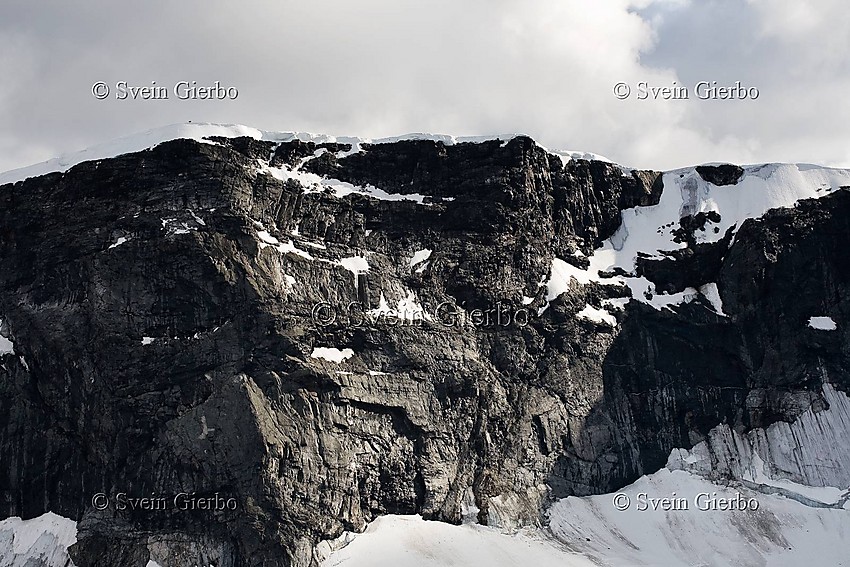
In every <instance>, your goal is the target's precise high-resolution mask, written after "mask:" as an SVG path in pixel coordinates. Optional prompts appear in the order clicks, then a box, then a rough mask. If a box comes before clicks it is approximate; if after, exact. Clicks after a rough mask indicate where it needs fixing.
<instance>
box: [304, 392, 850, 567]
mask: <svg viewBox="0 0 850 567" xmlns="http://www.w3.org/2000/svg"><path fill="white" fill-rule="evenodd" d="M823 395H824V398H825V400H826V402H827V403H828V404H829V409H826V410H822V411H814V410H812V409H809V410H808V411H806V412H804V413H803V414H802V415H801V416H800V417H799V418H798V419H797V421H795V422H794V423H790V424H789V423H784V422H778V423H775V424H773V425H771V426H770V427H768V428H767V430H762V429H756V430H753V431H751V432H750V433H749V434H747V436H741V435H738V434H736V433H735V432H733V431H731V430H730V429H729V427H728V426H726V425H720V426H718V427H717V428H715V429H714V430H713V431H712V433H711V434H710V440H709V441H708V442H703V443H700V444H698V445H697V446H695V447H694V449H693V450H691V451H687V450H684V449H675V450H673V451H672V452H671V455H670V458H669V460H668V466H667V468H663V469H661V470H660V471H658V472H656V473H654V474H650V475H648V476H643V477H641V478H640V479H638V480H637V481H636V482H634V483H633V484H631V485H629V486H626V487H625V488H623V489H622V490H621V491H619V492H618V493H616V494H617V495H619V494H624V495H625V496H626V497H628V500H629V506H628V508H627V509H626V510H624V511H621V510H619V509H618V508H617V507H615V505H614V502H615V501H614V497H615V494H602V495H598V496H589V497H568V498H564V499H561V500H559V501H557V502H555V503H554V504H553V505H552V506H551V507H550V508H549V510H548V512H547V516H548V519H549V527H548V529H544V528H541V529H537V530H532V529H528V530H522V531H520V532H518V533H515V534H506V533H501V532H499V531H497V530H494V529H492V528H486V527H482V526H477V525H462V526H451V525H447V524H437V523H435V522H426V521H423V520H422V519H420V518H419V517H411V516H386V517H383V518H379V519H378V520H376V521H374V522H373V523H372V524H370V525H369V527H368V529H367V530H366V532H364V533H363V534H360V535H357V534H346V535H345V537H344V538H342V540H343V541H341V542H327V543H324V544H321V545H320V546H319V547H318V548H317V551H319V552H320V554H319V558H320V559H323V561H322V563H321V565H322V567H335V566H338V565H345V566H347V567H360V566H364V567H365V566H367V565H375V566H384V565H386V566H393V567H417V566H419V565H423V566H425V567H455V566H473V567H477V566H481V567H508V566H514V565H517V566H518V565H522V566H525V565H532V566H535V567H538V566H539V567H544V566H549V565H559V566H566V567H569V566H573V565H582V566H584V565H596V566H601V567H637V566H646V567H690V566H694V565H698V566H700V567H726V566H729V565H735V566H736V567H797V566H799V565H808V564H814V565H825V566H826V565H829V566H841V565H845V566H850V554H848V552H847V547H846V543H845V542H846V541H848V539H850V447H848V446H847V439H848V438H850V398H848V397H847V396H846V395H845V394H844V393H843V392H840V391H838V390H836V389H835V388H834V387H832V386H831V385H830V384H825V385H824V387H823ZM708 444H710V445H711V447H708ZM715 476H717V477H718V478H719V479H720V480H717V481H713V480H711V478H714V477H715ZM739 494H740V497H739V496H738V495H739ZM618 498H619V500H618V502H621V503H622V502H623V501H624V499H623V497H621V496H618ZM651 498H654V499H662V498H667V499H669V504H668V507H672V508H673V509H668V510H664V509H663V508H661V507H660V506H661V503H660V501H659V502H658V507H656V508H653V505H652V501H651V500H650V499H651ZM673 499H676V500H673ZM721 499H725V501H726V502H742V501H746V502H747V507H746V508H745V509H737V510H721V509H719V507H718V506H719V505H718V503H719V502H720V501H721ZM752 502H755V503H757V507H755V506H753V505H751V504H750V503H752ZM712 508H713V509H712ZM340 546H342V547H340ZM331 549H336V550H335V551H331ZM813 560H815V563H812V561H813Z"/></svg>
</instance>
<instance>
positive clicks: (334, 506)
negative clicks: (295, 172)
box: [0, 137, 850, 567]
mask: <svg viewBox="0 0 850 567" xmlns="http://www.w3.org/2000/svg"><path fill="white" fill-rule="evenodd" d="M363 149H364V150H365V151H363V152H361V153H350V152H351V148H350V147H345V146H341V145H327V144H326V145H315V144H313V143H311V142H290V143H284V144H273V143H269V142H260V141H256V140H251V139H248V138H241V139H234V140H228V139H218V140H217V144H199V143H197V142H193V141H187V140H182V141H174V142H168V143H165V144H161V145H160V146H158V147H156V148H154V149H152V150H150V151H146V152H141V153H137V154H131V155H126V156H121V157H118V158H115V159H112V160H107V161H102V162H88V163H84V164H81V165H79V166H77V167H74V168H73V169H72V170H71V171H69V172H68V173H66V174H51V175H46V176H44V177H40V178H35V179H30V180H28V181H26V182H22V183H18V184H15V185H8V186H4V187H2V188H0V261H2V266H3V270H2V271H0V286H2V293H0V319H2V321H3V325H4V332H5V333H6V334H8V335H9V338H10V339H11V340H12V341H13V343H14V347H15V352H14V354H6V355H3V358H2V366H0V454H2V455H3V460H2V463H0V517H6V516H13V515H20V516H23V517H25V518H28V517H34V516H37V515H39V514H41V513H43V512H44V511H46V510H51V511H53V512H56V513H59V514H61V515H63V516H66V517H70V518H74V519H77V520H79V530H80V533H79V535H78V543H77V545H76V546H75V547H74V548H72V550H71V552H72V556H73V557H74V561H75V562H76V564H77V565H78V566H79V567H88V566H94V565H104V566H113V565H119V564H120V565H140V566H141V565H145V563H146V561H148V560H149V559H153V560H156V561H157V562H159V563H160V564H163V565H166V564H169V561H181V560H191V561H193V562H197V563H199V564H204V563H210V562H214V563H215V564H216V565H224V566H228V565H251V566H253V565H266V566H268V565H309V564H310V563H311V561H312V558H313V555H312V549H313V546H314V545H315V544H316V542H318V541H319V540H323V539H329V538H333V537H335V536H337V535H338V534H340V533H341V532H342V531H343V530H359V529H361V528H362V527H363V526H364V525H365V523H366V522H368V521H370V520H371V519H373V518H374V517H376V516H377V515H380V514H387V513H399V514H409V513H420V514H422V515H423V516H425V517H427V518H432V519H439V520H445V521H449V522H458V521H460V519H461V516H462V513H463V508H464V503H465V501H468V500H470V497H469V495H470V493H471V495H472V497H471V499H472V500H473V501H474V504H475V506H476V507H477V508H478V509H479V512H478V519H479V521H481V522H482V523H490V524H494V523H495V524H502V525H507V524H512V523H517V522H528V521H536V519H537V518H538V517H539V514H538V512H539V507H540V506H541V505H542V503H544V502H545V501H546V500H547V499H549V498H553V497H561V496H566V495H569V494H578V495H585V494H594V493H601V492H608V491H612V490H615V489H617V488H619V487H621V486H623V485H625V484H627V483H629V482H631V481H632V480H634V479H635V478H637V477H638V476H639V475H641V474H644V473H647V472H653V471H655V470H657V469H658V468H659V467H661V466H663V465H664V463H665V462H666V459H667V456H668V455H669V453H670V451H671V449H673V448H675V447H690V446H692V445H693V444H695V443H698V442H700V441H702V440H703V439H704V438H705V436H706V435H707V433H708V432H709V431H710V430H711V429H712V428H714V427H715V426H716V425H718V424H719V423H721V422H725V423H727V424H730V425H731V426H734V427H736V428H737V429H738V430H741V431H745V430H747V429H749V428H753V427H766V426H768V425H770V424H771V423H773V422H776V421H778V420H790V419H793V418H795V417H797V416H798V415H799V414H800V413H802V412H803V411H805V410H806V409H807V408H808V407H809V406H810V405H811V404H812V402H813V401H817V400H818V399H819V398H818V392H819V391H820V388H821V383H822V381H823V380H822V375H823V371H824V369H826V371H828V373H829V375H830V376H833V377H838V378H836V385H837V387H839V388H844V389H846V386H847V382H846V380H847V378H846V377H847V376H848V374H847V372H846V370H847V363H848V346H847V345H848V344H850V343H848V340H847V337H846V332H847V331H846V330H843V329H844V327H843V326H842V327H840V328H839V330H838V331H835V332H832V333H830V334H824V333H823V332H818V331H816V330H812V329H806V328H805V320H806V318H808V317H810V316H811V315H812V314H832V315H835V316H836V317H837V318H838V319H841V316H842V315H844V314H845V313H847V312H848V309H850V303H848V300H850V294H848V291H850V287H848V281H850V261H848V260H847V259H846V255H845V254H843V251H842V250H841V249H840V246H841V244H840V243H841V242H846V241H847V239H848V237H850V225H849V224H848V220H847V219H848V212H850V197H848V195H847V194H846V192H840V193H838V194H835V195H832V196H830V197H825V198H823V199H821V200H819V201H811V202H805V203H802V204H801V205H800V207H798V209H795V210H790V211H789V210H785V211H775V212H772V213H771V214H769V215H768V216H766V217H765V218H764V219H762V220H758V221H747V222H746V223H745V224H744V225H743V226H742V227H740V229H739V230H738V232H737V234H736V235H735V238H734V242H732V241H731V239H729V238H727V239H724V240H723V241H721V244H714V245H713V247H712V248H711V250H710V251H708V252H707V253H703V252H704V250H702V249H701V248H698V247H697V245H696V244H695V243H694V245H693V246H692V247H689V248H688V249H686V251H684V252H682V253H681V257H674V258H671V259H670V262H672V263H671V264H669V265H667V264H660V265H659V264H652V263H649V262H647V263H644V264H643V265H642V266H641V267H640V269H641V270H643V273H644V275H646V276H647V277H648V278H649V279H652V280H653V281H655V282H656V285H657V286H658V288H659V289H665V288H666V289H670V290H674V289H676V290H678V289H679V288H682V287H683V286H693V285H700V284H702V283H705V282H707V281H712V282H716V283H717V287H718V289H719V292H720V296H721V298H722V301H723V305H724V310H725V311H726V315H728V316H726V317H723V316H720V315H718V314H717V313H715V312H714V311H713V310H712V309H711V308H710V306H708V305H706V304H705V303H704V302H701V301H696V302H692V303H689V304H686V305H682V306H680V307H677V308H675V309H674V310H661V311H658V310H655V309H653V308H652V307H650V306H647V305H646V304H643V303H636V302H632V303H630V304H628V305H627V308H626V310H625V312H623V313H620V314H618V315H617V318H618V324H617V325H616V326H614V327H612V326H610V325H605V324H600V323H595V322H592V321H588V320H587V319H583V318H577V317H576V314H577V313H578V312H579V311H580V310H582V309H583V308H584V307H585V306H586V305H587V304H588V303H591V304H595V305H596V306H599V305H600V301H601V300H602V299H605V298H608V297H613V296H616V295H617V294H619V293H621V292H620V290H619V289H618V288H616V286H615V287H613V288H612V287H610V286H605V285H599V284H591V285H587V286H578V285H576V286H574V287H573V288H571V290H570V291H569V292H568V293H565V294H563V295H562V296H560V297H559V298H557V299H555V300H554V301H553V302H552V304H551V306H549V308H548V309H546V310H545V312H543V315H542V316H541V317H536V316H535V314H536V313H537V312H538V310H539V309H540V308H542V307H543V306H544V305H545V304H546V297H545V289H544V288H541V286H540V282H541V281H543V280H545V278H546V277H547V276H548V273H549V268H550V266H551V263H552V258H553V256H555V257H560V258H568V259H569V260H570V261H572V262H576V263H577V264H580V263H581V260H580V259H577V258H576V256H574V254H575V253H576V252H577V251H580V252H582V253H584V254H588V253H590V251H591V250H592V249H593V248H595V247H596V246H598V244H599V243H600V242H601V241H602V240H604V239H606V238H608V237H610V236H611V235H612V234H613V233H614V232H615V231H616V229H617V228H618V226H619V224H620V211H621V210H623V209H625V208H630V207H635V206H638V205H643V206H646V205H652V204H654V203H656V202H657V201H658V198H659V196H660V191H661V182H660V181H661V178H660V176H659V175H658V174H657V173H652V172H632V173H624V172H623V171H622V170H621V169H620V168H618V167H617V166H614V165H612V164H607V163H603V162H595V161H594V162H588V161H581V160H577V161H569V162H567V163H566V164H564V163H562V161H561V159H560V158H558V157H556V156H553V155H550V154H548V153H547V152H545V151H544V150H542V149H541V148H539V147H538V146H536V145H535V144H534V143H533V142H532V141H531V140H529V139H527V138H523V137H519V138H515V139H513V140H511V141H509V142H507V143H503V142H501V141H498V140H496V141H493V142H485V143H480V144H458V145H455V146H445V145H444V144H442V143H440V142H433V141H405V142H398V143H393V144H381V145H372V146H367V147H364V148H363ZM279 166H289V167H296V166H300V171H303V172H309V173H314V174H318V175H322V176H330V177H333V178H335V179H338V180H340V181H342V182H349V183H352V184H355V185H360V186H367V185H372V186H375V187H377V188H380V189H381V190H382V191H385V192H387V193H391V194H394V195H413V194H418V195H425V196H426V197H425V199H424V200H423V203H422V204H419V203H417V202H415V201H411V200H380V199H374V198H371V197H368V196H365V195H360V194H357V193H356V192H355V193H353V194H351V195H347V196H345V197H343V198H338V197H336V196H334V195H333V194H332V192H331V191H307V192H305V191H304V187H303V186H302V185H301V184H299V182H298V181H296V180H292V179H290V180H288V181H282V180H280V179H277V178H276V177H275V176H274V175H272V174H270V173H269V169H268V168H269V167H271V168H274V167H279ZM703 175H705V174H704V173H703ZM723 175H724V176H725V175H726V174H725V173H723ZM722 180H725V177H724V179H718V181H722ZM260 233H264V235H261V234H260ZM290 241H291V244H290ZM275 243H277V244H275ZM718 246H722V247H718ZM423 249H428V250H431V251H432V253H431V255H430V257H429V259H428V260H427V262H426V263H423V265H417V266H411V259H412V258H413V257H414V254H415V253H416V252H417V251H421V250H423ZM707 250H708V249H706V251H707ZM352 257H365V258H366V261H367V263H368V266H369V269H368V271H362V270H361V271H362V273H360V274H357V273H355V274H353V273H352V271H350V270H349V269H346V267H345V266H346V265H345V264H344V263H343V262H341V261H342V259H344V258H352ZM685 265H687V266H688V268H687V269H684V266H685ZM677 266H678V267H679V268H681V269H678V270H677V268H676V267H677ZM418 268H422V269H421V270H420V269H418ZM355 271H357V270H355ZM411 293H412V294H413V295H412V297H413V298H414V299H415V302H416V305H418V306H419V307H421V308H422V310H423V311H425V312H427V313H429V315H431V317H432V320H430V321H428V320H425V321H422V320H418V319H417V320H416V321H414V322H412V323H411V322H406V323H405V324H401V323H400V320H399V319H394V318H392V317H383V318H377V319H374V320H362V319H363V312H364V311H368V310H370V309H377V308H379V307H380V305H381V297H382V296H383V298H384V300H385V302H386V304H388V305H389V306H391V307H393V308H395V306H396V305H397V304H398V302H399V301H403V300H405V299H407V298H409V297H411V295H410V294H411ZM523 297H529V298H532V301H531V303H528V304H526V302H525V301H524V300H523ZM317 304H322V305H323V307H322V310H320V311H319V313H320V315H321V314H324V313H325V311H323V310H327V309H330V310H332V311H334V312H335V313H336V315H337V317H336V319H335V320H333V321H329V320H327V319H325V318H324V316H323V315H322V317H320V318H321V321H317V317H316V315H317V311H316V305H317ZM445 305H450V306H459V307H461V308H463V309H464V310H465V312H466V313H470V312H472V311H473V310H474V309H482V310H488V309H493V308H495V306H497V305H498V306H500V308H501V309H504V310H505V311H506V312H508V313H514V314H515V313H517V312H519V311H520V310H522V309H526V310H528V312H530V313H531V315H532V316H531V317H530V318H529V322H528V324H527V325H524V324H517V323H516V321H513V322H512V323H511V324H509V325H500V324H497V323H494V322H493V320H490V321H489V322H488V323H487V324H484V323H481V322H479V324H474V323H470V322H469V321H468V320H463V319H459V320H455V323H454V324H453V325H445V324H443V322H445V319H442V320H441V319H440V317H438V316H437V310H438V308H439V307H440V306H445ZM328 306H329V307H328ZM350 306H353V307H350ZM347 310H348V311H347ZM355 319H356V320H355ZM458 321H464V322H465V324H460V323H459V322H458ZM5 329H7V330H8V331H6V330H5ZM319 347H321V348H332V349H351V352H352V356H351V357H349V358H347V359H345V360H343V361H342V362H339V363H337V362H331V361H328V360H325V359H322V358H317V357H313V356H311V354H313V353H314V349H316V348H319ZM842 380H843V381H842ZM100 492H102V493H105V494H107V495H109V496H110V497H111V498H113V499H114V497H115V495H116V494H117V493H119V492H126V493H128V494H130V495H134V496H147V495H150V494H155V495H164V497H167V498H168V500H169V502H170V501H172V500H171V499H172V498H173V496H174V495H176V494H177V493H180V492H186V493H193V494H198V495H213V494H216V493H218V494H220V495H223V496H224V497H226V498H231V497H232V498H234V499H235V500H236V502H237V503H238V509H237V510H227V509H225V510H220V511H217V512H210V511H194V512H187V511H178V510H174V509H169V510H166V511H158V512H151V511H135V512H130V511H117V510H115V508H114V506H110V507H109V508H107V509H106V510H104V511H97V510H95V509H94V508H93V507H92V500H91V499H92V497H93V495H94V494H96V493H100Z"/></svg>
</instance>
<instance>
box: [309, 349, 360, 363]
mask: <svg viewBox="0 0 850 567" xmlns="http://www.w3.org/2000/svg"><path fill="white" fill-rule="evenodd" d="M352 356H354V351H353V350H351V349H350V348H344V349H342V350H339V349H338V348H328V347H316V348H314V349H313V352H312V353H311V354H310V358H321V359H322V360H327V361H328V362H336V363H337V364H339V363H341V362H342V361H343V360H347V359H349V358H351V357H352Z"/></svg>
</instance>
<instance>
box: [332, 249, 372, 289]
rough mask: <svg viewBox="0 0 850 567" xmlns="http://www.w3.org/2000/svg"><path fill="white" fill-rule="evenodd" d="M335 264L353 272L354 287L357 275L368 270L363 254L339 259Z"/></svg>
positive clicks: (367, 263)
mask: <svg viewBox="0 0 850 567" xmlns="http://www.w3.org/2000/svg"><path fill="white" fill-rule="evenodd" d="M337 264H338V265H340V266H342V267H343V268H345V269H346V270H348V271H349V272H351V273H352V274H354V287H357V276H358V275H359V274H365V273H366V272H368V271H369V262H368V261H367V260H366V257H365V256H349V257H348V258H342V259H340V260H339V261H338V262H337Z"/></svg>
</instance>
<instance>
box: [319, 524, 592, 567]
mask: <svg viewBox="0 0 850 567" xmlns="http://www.w3.org/2000/svg"><path fill="white" fill-rule="evenodd" d="M343 544H344V542H343ZM328 547H332V546H328ZM320 559H324V560H323V561H322V562H321V566H322V567H335V566H337V565H344V566H345V567H449V566H458V567H460V566H463V567H478V566H480V567H485V566H487V567H526V566H529V565H533V566H535V567H590V566H592V565H593V563H592V562H591V561H590V560H589V559H586V558H583V557H578V556H575V555H573V554H571V553H569V552H568V551H566V550H565V549H561V548H560V547H559V546H558V545H557V543H556V542H553V541H551V540H549V541H547V540H546V539H544V538H543V537H542V536H539V535H536V534H533V533H518V534H515V535H513V536H508V535H505V534H502V533H500V532H499V531H497V530H494V529H492V528H487V527H484V526H478V525H462V526H452V525H450V524H445V523H442V522H429V521H426V520H423V519H422V518H420V517H419V516H384V517H381V518H378V519H377V520H375V521H374V522H372V523H371V524H370V525H369V527H368V528H367V530H366V531H365V532H364V533H363V534H360V535H356V536H354V537H353V541H351V542H350V543H348V544H347V545H344V547H342V548H341V549H338V550H337V551H334V552H332V553H330V555H329V557H326V558H322V557H321V556H320Z"/></svg>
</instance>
